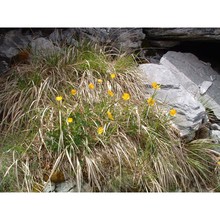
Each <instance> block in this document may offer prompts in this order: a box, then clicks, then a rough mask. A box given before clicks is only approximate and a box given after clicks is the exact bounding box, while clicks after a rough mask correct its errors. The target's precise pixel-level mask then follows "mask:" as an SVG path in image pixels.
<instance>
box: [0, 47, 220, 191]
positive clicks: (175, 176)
mask: <svg viewBox="0 0 220 220" xmlns="http://www.w3.org/2000/svg"><path fill="white" fill-rule="evenodd" d="M114 74H115V75H114ZM0 86H1V87H0V91H1V93H0V103H1V106H0V107H1V108H0V109H2V110H1V112H0V115H1V117H2V120H1V124H0V130H1V138H2V140H3V141H2V143H1V158H2V163H1V166H2V167H1V171H0V172H1V176H4V178H3V180H2V182H1V185H0V190H1V191H41V190H43V187H44V185H45V182H47V181H49V180H50V179H51V180H52V181H56V182H59V181H62V180H64V179H73V180H74V181H76V183H77V187H78V190H79V191H80V190H81V188H82V186H83V185H84V184H85V183H88V184H89V185H90V186H91V188H92V190H93V191H119V192H120V191H149V192H153V191H176V190H182V191H191V190H196V191H202V190H210V189H213V188H215V187H217V185H218V181H217V174H216V172H217V169H218V168H216V165H215V164H216V162H215V158H214V157H213V155H212V154H211V152H210V149H211V148H212V147H213V144H211V142H210V141H209V140H202V141H194V142H192V143H189V144H187V145H186V144H184V143H181V140H180V139H179V138H178V136H177V135H176V134H175V132H174V131H173V130H172V128H171V126H170V123H169V121H170V120H171V119H172V117H171V116H169V114H168V113H165V114H164V113H162V112H161V111H160V108H159V107H158V105H157V103H156V102H155V103H149V102H147V100H146V98H145V94H144V86H143V82H142V80H141V77H140V75H139V72H138V70H137V63H136V62H135V61H134V57H133V55H128V54H121V53H120V51H116V50H115V49H109V48H104V47H102V48H100V47H98V46H95V45H93V46H92V45H89V44H87V45H82V46H81V47H79V48H62V50H61V51H60V52H59V53H58V52H57V53H56V54H51V55H47V56H45V55H44V54H42V55H39V54H38V55H34V54H31V55H30V61H29V63H28V64H20V65H17V66H15V67H14V68H13V69H12V70H11V72H10V74H8V76H7V77H6V78H4V79H2V82H1V85H0ZM56 97H62V100H57V99H56ZM60 99H61V98H60ZM153 99H154V100H156V90H155V93H154V94H153ZM149 104H152V105H149Z"/></svg>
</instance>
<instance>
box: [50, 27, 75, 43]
mask: <svg viewBox="0 0 220 220" xmlns="http://www.w3.org/2000/svg"><path fill="white" fill-rule="evenodd" d="M75 36H76V31H75V29H67V30H62V29H61V30H60V29H55V30H54V31H53V32H52V33H51V34H50V36H49V40H51V41H52V42H53V43H55V44H56V45H61V44H65V45H72V46H78V44H79V43H78V41H77V40H76V39H75Z"/></svg>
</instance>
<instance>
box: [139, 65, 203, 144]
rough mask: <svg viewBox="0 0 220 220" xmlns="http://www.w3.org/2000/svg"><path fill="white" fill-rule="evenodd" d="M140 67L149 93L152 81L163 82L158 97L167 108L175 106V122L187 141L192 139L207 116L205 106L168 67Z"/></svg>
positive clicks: (151, 90)
mask: <svg viewBox="0 0 220 220" xmlns="http://www.w3.org/2000/svg"><path fill="white" fill-rule="evenodd" d="M139 69H140V71H141V72H142V76H143V79H144V80H145V81H146V84H147V87H148V88H147V91H148V92H149V93H153V89H152V88H151V83H152V82H157V83H158V84H161V89H160V90H157V94H156V99H157V100H159V101H161V102H162V103H164V104H165V105H166V106H167V107H166V108H167V109H170V108H171V107H173V108H175V109H176V110H177V115H176V117H175V118H174V119H173V123H174V125H175V127H176V128H177V129H179V132H180V135H181V136H182V137H184V138H185V139H186V140H187V141H190V140H192V139H193V138H194V136H195V131H196V130H198V128H199V127H200V125H201V124H202V121H204V120H205V118H206V112H205V108H204V107H203V106H202V105H201V103H199V102H198V101H197V100H196V99H195V98H194V97H193V96H192V95H191V94H190V93H189V92H187V90H186V89H185V88H184V87H183V86H182V85H181V84H180V83H181V82H180V81H179V80H178V79H177V78H176V77H175V72H173V71H172V70H169V69H168V68H167V67H165V66H163V65H159V64H141V65H140V66H139Z"/></svg>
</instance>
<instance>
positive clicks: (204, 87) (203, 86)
mask: <svg viewBox="0 0 220 220" xmlns="http://www.w3.org/2000/svg"><path fill="white" fill-rule="evenodd" d="M211 85H212V82H210V81H203V82H202V84H201V85H200V86H199V92H200V94H201V95H204V94H205V93H206V91H207V90H208V89H209V87H210V86H211Z"/></svg>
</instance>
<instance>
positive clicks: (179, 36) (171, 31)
mask: <svg viewBox="0 0 220 220" xmlns="http://www.w3.org/2000/svg"><path fill="white" fill-rule="evenodd" d="M144 33H145V34H146V37H147V38H148V39H154V40H158V39H160V40H162V39H163V40H171V39H172V40H174V39H175V40H178V41H181V40H197V41H198V40H200V41H201V40H203V41H205V40H220V28H144Z"/></svg>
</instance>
